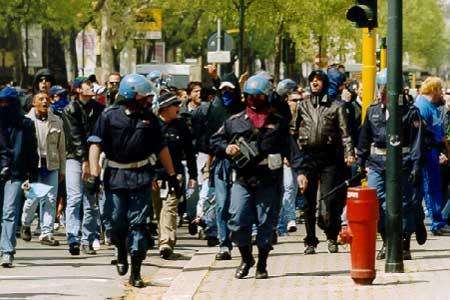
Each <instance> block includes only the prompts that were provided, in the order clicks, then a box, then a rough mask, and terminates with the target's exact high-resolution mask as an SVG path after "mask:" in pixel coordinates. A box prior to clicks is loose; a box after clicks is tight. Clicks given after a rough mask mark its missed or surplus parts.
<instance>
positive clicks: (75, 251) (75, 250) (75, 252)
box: [69, 243, 80, 255]
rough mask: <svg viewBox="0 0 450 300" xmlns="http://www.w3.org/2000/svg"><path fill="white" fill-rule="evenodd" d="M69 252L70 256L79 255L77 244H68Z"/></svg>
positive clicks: (78, 245)
mask: <svg viewBox="0 0 450 300" xmlns="http://www.w3.org/2000/svg"><path fill="white" fill-rule="evenodd" d="M69 252H70V254H71V255H80V244H78V243H71V244H69Z"/></svg>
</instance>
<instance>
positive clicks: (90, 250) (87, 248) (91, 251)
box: [81, 245, 97, 255]
mask: <svg viewBox="0 0 450 300" xmlns="http://www.w3.org/2000/svg"><path fill="white" fill-rule="evenodd" d="M81 250H82V251H83V253H84V254H86V255H95V254H97V252H96V251H95V250H94V248H93V247H92V245H81Z"/></svg>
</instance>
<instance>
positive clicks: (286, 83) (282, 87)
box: [277, 79, 297, 97]
mask: <svg viewBox="0 0 450 300" xmlns="http://www.w3.org/2000/svg"><path fill="white" fill-rule="evenodd" d="M296 89H297V83H295V81H294V80H292V79H284V80H282V81H280V82H279V83H278V86H277V94H278V95H280V96H281V97H284V96H286V95H288V94H292V93H293V92H295V90H296Z"/></svg>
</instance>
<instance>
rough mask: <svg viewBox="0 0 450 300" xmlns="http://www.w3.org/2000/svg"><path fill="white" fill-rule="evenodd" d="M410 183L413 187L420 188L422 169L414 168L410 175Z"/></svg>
mask: <svg viewBox="0 0 450 300" xmlns="http://www.w3.org/2000/svg"><path fill="white" fill-rule="evenodd" d="M409 182H410V183H411V184H412V185H413V186H418V185H419V184H420V169H417V168H414V169H413V170H412V171H411V174H410V175H409Z"/></svg>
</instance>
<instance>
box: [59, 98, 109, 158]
mask: <svg viewBox="0 0 450 300" xmlns="http://www.w3.org/2000/svg"><path fill="white" fill-rule="evenodd" d="M104 108H105V107H104V106H103V105H102V104H100V103H98V102H97V101H95V100H90V101H89V102H88V103H87V104H83V103H81V102H80V101H79V100H72V101H70V103H69V104H68V105H67V106H66V107H65V109H64V113H63V114H62V120H63V122H64V131H65V135H66V154H67V156H66V157H67V159H76V160H78V161H86V160H88V159H89V148H88V143H87V139H88V137H89V136H90V135H91V132H92V129H93V128H94V125H95V123H96V122H97V119H98V117H99V116H100V114H101V113H102V111H103V109H104Z"/></svg>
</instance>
